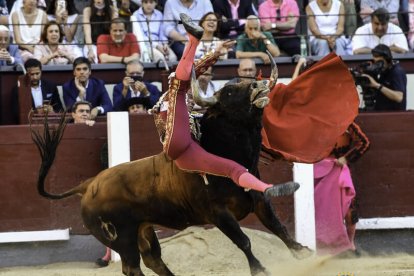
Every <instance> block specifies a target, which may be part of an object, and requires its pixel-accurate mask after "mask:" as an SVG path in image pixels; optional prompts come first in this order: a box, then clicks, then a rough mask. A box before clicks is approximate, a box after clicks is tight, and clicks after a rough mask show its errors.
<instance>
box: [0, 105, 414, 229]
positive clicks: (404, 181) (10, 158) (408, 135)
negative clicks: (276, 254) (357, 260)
mask: <svg viewBox="0 0 414 276" xmlns="http://www.w3.org/2000/svg"><path fill="white" fill-rule="evenodd" d="M358 123H359V124H360V125H361V127H362V128H363V129H364V131H365V132H366V133H367V135H368V137H369V139H370V141H371V148H370V150H369V151H368V152H367V154H365V155H364V156H363V157H362V158H361V159H360V160H359V161H358V162H357V163H356V164H352V165H351V170H352V172H353V179H354V182H355V186H356V190H357V198H358V202H359V207H358V210H359V213H360V216H361V217H362V218H376V217H403V216H413V215H414V204H412V198H413V194H414V192H413V190H412V187H411V183H413V182H414V165H413V162H412V156H414V140H413V139H412V137H414V128H413V125H414V113H412V112H401V113H372V114H361V115H360V116H359V117H358ZM130 129H131V135H130V141H131V160H135V159H138V158H142V157H145V156H149V155H152V154H156V153H158V152H160V151H161V144H160V142H159V138H158V135H157V132H156V129H155V126H154V123H153V118H152V116H146V115H141V116H131V117H130ZM106 140H107V126H106V123H97V124H96V125H95V126H93V127H88V126H86V125H73V124H71V125H68V126H67V129H66V132H65V134H64V137H63V139H62V142H61V145H60V147H59V149H58V152H57V155H56V160H55V163H54V166H53V167H52V168H51V170H50V172H49V175H48V178H47V179H46V189H47V190H48V191H51V192H52V193H60V192H63V191H66V190H68V189H69V188H71V187H73V186H75V185H77V184H78V183H80V182H81V181H82V180H86V179H87V178H89V177H93V176H95V175H96V174H97V173H99V172H100V171H101V170H102V168H101V160H100V153H101V148H102V146H103V144H104V143H106ZM39 165H40V157H39V153H38V152H37V149H36V147H35V145H34V144H33V142H32V140H31V138H30V132H29V128H28V126H27V125H20V126H0V175H1V176H2V180H1V181H0V190H1V191H2V192H1V193H0V232H9V231H38V230H51V229H66V228H70V229H71V233H72V234H83V233H87V230H86V229H85V228H84V227H83V225H82V219H81V216H80V208H79V206H80V200H79V197H76V196H74V197H72V198H68V199H63V200H59V201H52V200H47V199H44V198H42V197H40V196H39V195H38V193H37V190H36V183H37V175H38V169H39ZM259 169H260V173H261V176H262V178H263V179H264V180H265V181H269V182H272V183H278V182H282V181H287V180H290V179H292V164H291V163H288V162H284V161H275V162H272V163H265V160H262V162H260V167H259ZM273 205H274V207H275V210H276V212H277V213H278V215H279V216H280V217H281V219H282V221H283V222H284V223H285V224H287V225H288V228H289V229H290V230H293V224H294V216H293V197H282V198H275V199H273ZM243 225H244V226H248V227H253V228H256V229H264V228H263V226H262V225H261V223H260V222H258V221H257V219H256V218H255V217H254V216H252V215H250V216H248V217H247V218H246V219H245V220H243Z"/></svg>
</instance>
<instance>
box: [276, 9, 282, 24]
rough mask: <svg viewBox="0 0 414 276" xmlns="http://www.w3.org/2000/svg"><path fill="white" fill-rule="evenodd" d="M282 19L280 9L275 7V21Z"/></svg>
mask: <svg viewBox="0 0 414 276" xmlns="http://www.w3.org/2000/svg"><path fill="white" fill-rule="evenodd" d="M280 19H282V16H281V15H280V9H276V21H280Z"/></svg>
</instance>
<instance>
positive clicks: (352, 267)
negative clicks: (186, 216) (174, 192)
mask: <svg viewBox="0 0 414 276" xmlns="http://www.w3.org/2000/svg"><path fill="white" fill-rule="evenodd" d="M244 231H245V233H246V234H247V235H248V236H249V237H250V239H251V242H252V248H253V252H254V254H255V255H256V257H257V258H258V259H259V260H260V261H261V262H262V264H263V265H264V266H265V267H266V268H267V269H268V270H269V271H270V272H271V274H272V275H277V276H302V275H303V276H305V275H306V276H414V256H410V255H398V256H397V255H394V256H383V257H364V254H362V255H363V257H360V258H352V259H332V258H327V257H311V258H308V259H305V260H296V259H295V258H293V257H292V256H291V254H290V252H289V250H288V249H287V247H286V246H285V245H284V244H283V243H282V242H281V241H280V240H279V239H278V238H276V237H274V236H272V235H269V234H267V233H264V232H261V231H256V230H249V229H244ZM161 246H162V250H163V251H162V252H163V259H164V261H165V262H166V264H167V265H168V266H169V268H170V269H171V270H172V271H173V273H175V274H176V275H179V276H193V275H194V276H195V275H197V276H198V275H217V276H233V275H234V276H236V275H237V276H243V275H250V273H249V269H248V265H247V260H246V258H245V257H244V255H243V253H242V252H241V251H240V250H238V249H237V247H236V246H235V245H234V244H233V243H232V242H231V241H230V240H229V239H227V238H226V237H225V236H224V235H223V234H222V233H221V232H220V231H218V230H217V229H209V230H205V229H203V228H196V227H191V228H189V229H187V230H186V231H183V232H180V233H178V234H177V235H175V236H173V237H170V238H166V239H163V240H162V241H161ZM142 267H143V271H144V273H145V274H146V275H155V274H154V273H153V272H152V271H150V270H148V269H147V268H146V267H144V265H142ZM0 275H1V276H22V275H30V276H75V275H76V276H93V275H99V276H113V275H122V273H121V264H120V262H116V263H111V264H110V265H109V266H108V267H106V268H97V267H96V266H95V264H94V263H54V264H49V265H44V266H31V267H9V268H0Z"/></svg>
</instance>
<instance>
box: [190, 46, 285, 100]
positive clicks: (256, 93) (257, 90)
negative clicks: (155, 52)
mask: <svg viewBox="0 0 414 276" xmlns="http://www.w3.org/2000/svg"><path fill="white" fill-rule="evenodd" d="M266 52H267V54H268V55H269V57H270V60H271V66H272V70H271V75H270V78H269V80H268V81H254V82H252V83H244V84H243V85H241V84H240V85H238V86H237V85H236V86H235V87H231V85H228V86H226V89H225V92H222V90H223V88H222V89H221V90H220V91H218V92H216V93H215V94H214V95H213V96H211V97H203V96H202V95H201V94H200V92H199V91H200V88H199V87H198V83H197V81H196V75H195V71H194V68H193V70H192V78H191V89H192V92H193V100H194V102H195V103H196V104H198V105H199V106H203V107H208V106H213V105H215V104H216V103H217V102H218V101H220V103H221V104H222V105H223V103H224V100H223V99H222V97H221V94H227V96H225V95H224V96H223V97H224V98H228V97H229V96H231V94H232V93H233V94H234V92H232V91H244V90H245V89H246V86H249V95H250V102H251V104H253V105H255V106H256V107H258V108H264V107H265V106H266V105H267V104H268V103H269V98H268V97H267V94H268V93H269V91H270V90H271V89H272V88H273V86H274V85H275V83H276V81H277V78H278V69H277V65H276V63H275V61H274V59H273V56H272V55H271V54H270V52H269V51H266ZM239 96H241V95H239ZM232 100H236V99H232ZM224 105H225V104H224Z"/></svg>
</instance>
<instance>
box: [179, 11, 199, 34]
mask: <svg viewBox="0 0 414 276" xmlns="http://www.w3.org/2000/svg"><path fill="white" fill-rule="evenodd" d="M180 18H181V22H182V23H183V26H184V29H185V30H186V31H187V33H189V34H190V35H192V36H194V37H195V38H197V39H198V40H200V39H201V37H202V36H203V33H204V30H203V28H201V27H200V26H198V25H197V24H195V23H194V21H193V20H192V19H191V17H189V16H188V15H187V14H185V13H180Z"/></svg>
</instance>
